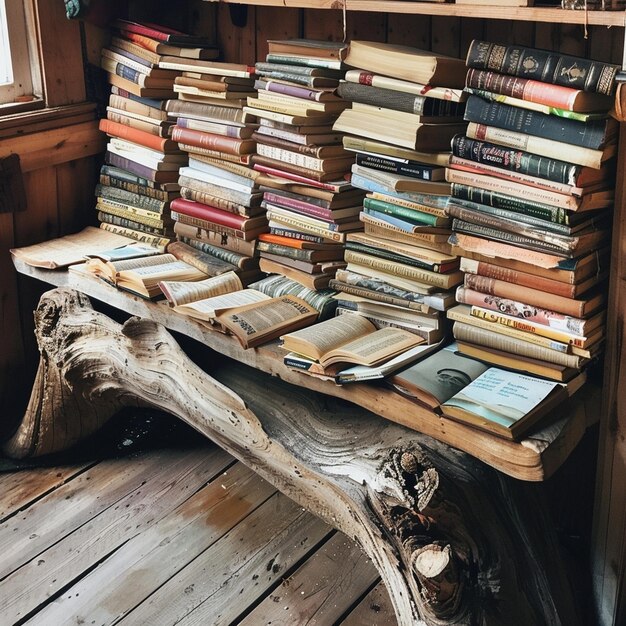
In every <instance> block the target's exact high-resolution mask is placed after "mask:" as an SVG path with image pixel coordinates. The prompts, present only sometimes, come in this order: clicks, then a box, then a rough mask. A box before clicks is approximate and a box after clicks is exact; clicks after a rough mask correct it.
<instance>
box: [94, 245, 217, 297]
mask: <svg viewBox="0 0 626 626" xmlns="http://www.w3.org/2000/svg"><path fill="white" fill-rule="evenodd" d="M85 269H86V270H87V271H89V272H92V273H93V274H94V275H95V276H98V277H100V278H103V279H105V280H107V282H110V283H111V284H113V285H114V286H116V287H118V288H119V289H123V290H124V291H129V292H131V293H133V294H135V295H138V296H141V297H142V298H146V299H152V298H156V297H158V296H160V295H161V294H162V292H161V289H160V288H159V282H160V281H163V280H200V279H203V278H206V277H207V275H206V274H204V273H203V272H201V271H200V270H198V269H197V268H195V267H193V266H192V265H189V264H188V263H185V262H184V261H180V260H178V259H177V258H176V257H175V256H174V255H172V254H164V255H156V256H149V257H141V258H138V259H129V260H126V261H119V262H115V263H113V262H110V261H103V260H102V259H90V260H88V261H87V262H86V263H85Z"/></svg>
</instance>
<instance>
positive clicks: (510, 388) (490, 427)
mask: <svg viewBox="0 0 626 626" xmlns="http://www.w3.org/2000/svg"><path fill="white" fill-rule="evenodd" d="M585 379H586V376H585V373H584V372H583V373H582V374H579V375H578V376H577V377H576V378H575V379H573V380H572V381H570V382H569V383H567V384H566V385H565V384H561V383H556V382H554V381H548V380H543V379H541V378H534V377H532V376H526V375H524V374H519V373H517V372H509V371H507V370H501V369H498V368H495V367H490V368H489V369H488V370H487V371H486V372H484V373H483V374H481V375H480V376H479V377H478V378H476V379H475V380H474V381H473V382H471V383H470V384H469V385H467V386H466V387H465V388H463V389H462V390H461V391H460V392H458V393H457V394H455V395H454V396H452V397H451V398H450V399H448V400H447V401H446V402H444V403H443V404H442V405H441V410H442V413H443V415H444V416H445V417H449V418H452V419H454V420H457V421H460V422H463V423H465V424H468V425H469V426H474V427H476V428H480V429H482V430H486V431H488V432H490V433H493V434H494V435H499V436H500V437H506V438H507V439H514V440H518V439H520V438H521V436H522V435H523V434H524V433H525V432H527V431H528V430H529V429H530V428H531V427H532V426H533V425H535V424H536V423H537V422H538V421H539V420H540V419H542V418H544V417H547V416H548V415H549V414H550V413H551V412H553V411H554V410H555V409H557V407H558V406H559V405H560V404H562V403H563V402H564V401H565V400H566V399H567V398H568V397H569V396H570V395H571V394H572V393H574V391H575V390H577V389H578V388H579V387H580V386H581V385H582V383H583V382H584V380H585Z"/></svg>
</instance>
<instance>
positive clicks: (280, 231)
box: [270, 226, 328, 243]
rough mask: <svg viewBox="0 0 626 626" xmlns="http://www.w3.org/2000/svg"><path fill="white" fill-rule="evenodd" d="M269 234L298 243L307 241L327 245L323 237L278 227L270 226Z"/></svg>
mask: <svg viewBox="0 0 626 626" xmlns="http://www.w3.org/2000/svg"><path fill="white" fill-rule="evenodd" d="M270 234H272V235H277V236H278V237H287V238H288V239H298V240H300V241H308V242H310V243H328V242H327V241H326V239H325V238H324V237H320V236H319V235H313V234H311V233H303V232H299V231H297V230H290V229H289V228H281V227H279V226H270Z"/></svg>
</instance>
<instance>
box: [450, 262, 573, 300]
mask: <svg viewBox="0 0 626 626" xmlns="http://www.w3.org/2000/svg"><path fill="white" fill-rule="evenodd" d="M460 269H461V271H462V272H465V273H466V274H475V275H478V276H484V277H485V278H494V279H496V280H501V281H504V282H507V283H511V284H512V285H519V286H520V287H529V288H530V289H536V290H538V291H545V292H547V293H551V294H554V295H556V296H562V297H563V298H574V297H575V296H576V285H574V284H571V283H563V282H559V281H556V280H551V279H549V278H544V277H543V276H535V275H533V274H525V273H524V272H518V271H517V270H513V269H509V268H507V267H503V266H500V265H494V264H492V263H485V262H484V261H475V260H474V259H468V258H465V257H463V258H461V265H460Z"/></svg>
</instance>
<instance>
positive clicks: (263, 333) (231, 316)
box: [215, 295, 318, 348]
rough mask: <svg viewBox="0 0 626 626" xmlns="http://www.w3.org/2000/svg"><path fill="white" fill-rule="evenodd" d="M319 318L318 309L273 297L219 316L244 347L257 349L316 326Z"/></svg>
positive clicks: (297, 300) (293, 298) (292, 298)
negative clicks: (288, 334) (274, 340)
mask: <svg viewBox="0 0 626 626" xmlns="http://www.w3.org/2000/svg"><path fill="white" fill-rule="evenodd" d="M317 316H318V312H317V309H314V308H313V307H312V306H311V305H310V304H308V303H307V302H305V301H304V300H302V299H301V298H298V297H296V296H292V295H286V296H280V297H278V298H270V299H269V300H263V301H262V302H255V303H253V304H247V305H245V306H241V307H237V308H235V309H230V310H229V311H226V312H223V313H219V314H218V315H216V316H215V319H216V322H217V323H219V324H220V325H221V326H222V328H223V329H224V330H226V331H229V332H231V333H232V334H233V335H235V336H236V337H237V339H238V340H239V342H240V343H241V345H242V346H243V347H244V348H253V347H255V346H258V345H260V344H262V343H266V342H268V341H271V340H272V339H276V337H279V336H280V335H282V333H284V332H285V331H292V330H297V329H299V328H302V327H304V326H308V325H309V324H312V323H313V322H314V321H315V320H316V319H317Z"/></svg>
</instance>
